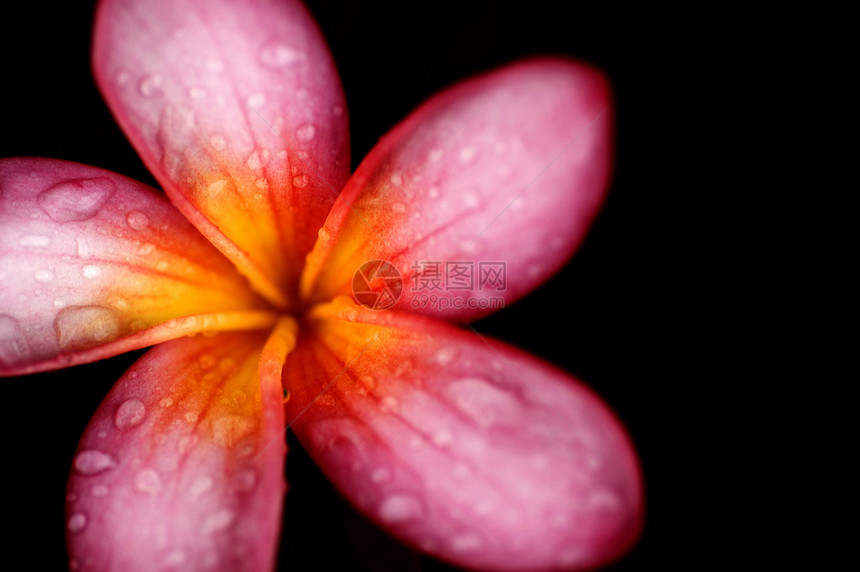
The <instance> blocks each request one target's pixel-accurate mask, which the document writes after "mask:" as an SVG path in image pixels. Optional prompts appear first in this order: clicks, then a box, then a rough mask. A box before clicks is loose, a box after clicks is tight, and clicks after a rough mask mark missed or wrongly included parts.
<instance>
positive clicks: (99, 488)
mask: <svg viewBox="0 0 860 572" xmlns="http://www.w3.org/2000/svg"><path fill="white" fill-rule="evenodd" d="M90 492H92V494H93V496H94V497H96V498H100V499H101V498H104V497H106V496H108V493H110V489H109V488H108V487H107V486H106V485H96V486H94V487H93V489H92V491H90Z"/></svg>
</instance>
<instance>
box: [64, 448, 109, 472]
mask: <svg viewBox="0 0 860 572" xmlns="http://www.w3.org/2000/svg"><path fill="white" fill-rule="evenodd" d="M116 463H117V462H116V459H114V458H113V457H112V456H111V455H108V454H107V453H104V452H102V451H97V450H95V449H88V450H86V451H81V452H80V453H78V454H77V456H76V457H75V460H74V462H73V463H72V465H73V466H74V468H75V470H76V471H77V472H79V473H80V474H82V475H87V476H92V475H98V474H99V473H103V472H105V471H107V470H109V469H112V468H114V467H115V466H116Z"/></svg>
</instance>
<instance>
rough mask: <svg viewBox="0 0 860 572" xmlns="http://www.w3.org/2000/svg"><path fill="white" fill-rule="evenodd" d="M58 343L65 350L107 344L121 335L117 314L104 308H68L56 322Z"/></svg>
mask: <svg viewBox="0 0 860 572" xmlns="http://www.w3.org/2000/svg"><path fill="white" fill-rule="evenodd" d="M54 330H55V331H56V333H57V343H58V344H59V346H60V348H62V349H63V350H72V349H80V348H83V347H89V346H92V345H93V344H98V343H107V342H109V341H111V340H114V339H116V338H117V337H119V335H120V331H121V325H120V319H119V316H118V315H117V313H116V312H115V311H114V310H111V309H110V308H105V307H104V306H67V307H66V308H63V309H62V310H60V311H59V312H58V313H57V318H56V319H55V320H54Z"/></svg>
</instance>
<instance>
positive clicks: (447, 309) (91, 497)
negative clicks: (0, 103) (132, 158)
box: [0, 0, 642, 570]
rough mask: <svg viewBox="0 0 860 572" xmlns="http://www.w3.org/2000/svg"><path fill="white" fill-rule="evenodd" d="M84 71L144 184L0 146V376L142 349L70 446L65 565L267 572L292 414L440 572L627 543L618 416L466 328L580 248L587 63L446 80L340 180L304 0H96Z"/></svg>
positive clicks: (599, 175)
mask: <svg viewBox="0 0 860 572" xmlns="http://www.w3.org/2000/svg"><path fill="white" fill-rule="evenodd" d="M93 62H94V70H95V74H96V78H97V81H98V85H99V87H100V89H101V91H102V94H103V95H104V97H105V98H106V100H107V102H108V104H109V106H110V108H111V110H112V111H113V113H114V114H115V116H116V118H117V120H118V121H119V123H120V125H121V127H122V129H123V130H124V131H125V133H126V134H127V135H128V137H129V139H130V140H131V141H132V143H133V144H134V146H135V148H136V149H137V150H138V152H139V153H140V155H141V157H142V158H143V160H144V162H145V163H146V165H147V166H148V167H149V168H150V170H151V171H152V173H153V174H154V176H155V177H156V179H157V180H158V181H159V183H160V184H161V186H162V187H163V189H164V194H160V193H159V192H158V191H154V190H153V189H151V188H149V187H147V186H145V185H143V184H141V183H138V182H135V181H133V180H131V179H128V178H125V177H123V176H121V175H119V174H116V173H112V172H110V171H105V170H103V169H99V168H96V167H90V166H85V165H81V164H77V163H70V162H65V161H58V160H51V159H4V160H2V161H0V372H2V373H3V375H7V376H12V375H22V374H27V373H33V372H39V371H48V370H53V369H57V368H62V367H67V366H72V365H76V364H82V363H86V362H92V361H95V360H99V359H103V358H107V357H110V356H114V355H118V354H120V353H122V352H126V351H130V350H136V349H141V348H145V347H149V346H154V347H153V348H152V349H151V350H149V351H148V352H147V353H146V354H144V356H143V357H142V358H141V359H140V360H138V361H137V362H136V363H135V364H134V365H133V366H132V367H131V368H130V369H129V370H128V371H127V373H126V374H125V375H124V376H123V377H122V378H121V379H120V380H119V381H118V382H117V384H116V385H115V386H114V388H113V389H112V390H111V391H110V393H109V394H108V396H107V397H106V398H105V400H104V401H103V402H102V404H101V406H100V407H99V409H98V411H97V412H96V413H95V415H94V416H93V418H92V421H91V422H90V425H89V426H88V428H87V430H86V431H85V433H84V436H83V438H82V439H81V442H80V446H79V449H78V452H77V454H76V455H75V458H74V461H73V466H72V474H71V477H70V480H69V487H68V497H67V500H68V505H67V520H66V525H67V533H68V545H69V552H70V567H71V568H73V569H75V570H113V569H116V570H153V569H159V570H171V569H182V570H188V569H200V570H215V569H217V570H245V569H248V570H265V569H271V568H272V566H273V565H274V562H275V557H276V547H277V542H278V534H279V526H280V521H281V507H282V504H283V497H284V494H285V491H286V485H285V483H284V475H283V469H284V458H285V455H286V445H285V439H284V431H285V428H289V429H291V430H292V431H294V432H295V433H296V435H297V436H298V438H299V439H300V441H301V442H302V444H303V446H304V447H305V448H306V450H307V451H308V452H309V453H310V455H311V456H312V457H313V458H314V459H315V460H316V462H317V463H318V465H319V466H320V468H321V469H322V470H323V472H324V473H325V474H326V475H327V476H328V477H329V478H330V479H331V480H332V482H333V483H334V484H335V486H336V487H337V488H338V489H339V490H340V492H341V493H342V494H343V495H344V496H345V497H346V498H347V499H349V501H350V502H351V503H352V504H353V505H354V506H355V507H356V508H357V509H358V510H359V511H361V512H362V513H363V514H364V515H366V516H367V517H368V518H369V519H370V520H372V521H373V522H375V523H377V524H378V525H379V526H381V527H382V528H383V529H385V530H386V531H388V532H389V533H390V534H392V535H393V536H395V537H396V538H398V539H400V540H402V541H403V542H404V543H406V544H408V545H410V546H413V547H415V548H417V549H419V550H421V551H424V552H426V553H428V554H431V555H433V556H435V557H437V558H440V559H442V560H445V561H448V562H451V563H454V564H456V565H459V566H463V567H466V568H473V569H486V570H555V569H582V568H591V567H595V566H598V565H601V564H603V563H606V562H608V561H610V560H612V559H614V558H616V557H618V555H619V554H621V553H623V552H624V551H625V550H626V549H627V548H629V547H630V546H631V544H632V543H633V542H634V541H635V539H636V537H637V535H638V533H639V529H640V526H641V518H642V490H641V477H640V470H639V467H638V461H637V459H636V456H635V453H634V451H633V448H632V446H631V443H630V441H629V438H628V437H627V435H626V433H625V431H624V429H623V427H622V426H621V424H620V423H619V421H618V420H617V419H616V418H615V416H614V415H613V413H612V412H611V411H610V410H609V408H608V407H607V406H606V405H605V404H604V403H603V402H602V401H601V400H600V399H599V398H598V397H597V396H596V395H595V394H594V393H593V392H591V391H590V390H589V389H588V388H586V387H585V386H584V385H583V384H581V383H580V382H578V381H576V380H575V379H573V378H572V377H570V376H569V375H568V374H566V373H564V372H562V371H560V370H558V369H556V368H554V367H552V366H550V365H548V364H545V363H543V362H541V361H539V360H538V359H536V358H534V357H531V356H529V355H527V354H525V353H523V352H521V351H519V350H516V349H515V348H513V347H510V346H508V345H506V344H504V343H502V342H499V341H496V340H493V339H490V338H487V337H485V336H482V335H480V334H478V333H477V331H475V330H474V329H471V328H469V327H468V325H466V326H465V327H463V325H464V324H468V323H469V322H471V321H474V320H476V319H479V318H481V317H484V316H486V315H488V314H489V313H491V312H493V311H494V310H495V309H497V307H498V306H499V305H504V304H509V303H511V302H513V301H514V300H517V299H519V298H521V297H522V296H524V295H525V294H526V293H528V292H529V291H531V290H532V289H534V288H535V287H537V286H538V285H539V284H540V283H541V282H543V281H544V280H546V279H547V278H548V277H549V276H551V275H552V274H553V273H554V272H555V271H556V270H557V269H559V268H560V267H561V266H562V265H563V264H564V263H565V262H566V260H567V259H568V258H569V256H570V255H571V253H572V252H573V250H574V249H575V248H576V247H577V245H578V244H579V243H580V242H581V240H582V238H583V236H584V234H585V232H586V230H587V227H588V224H589V222H590V220H591V219H592V218H593V216H594V215H595V212H596V210H597V208H598V207H599V205H600V203H601V201H602V198H603V194H604V192H605V189H606V187H607V182H608V176H609V162H610V150H611V140H610V134H611V115H612V113H611V109H610V107H609V105H610V104H609V93H608V87H607V85H606V82H605V80H604V79H603V78H602V76H601V75H600V73H598V72H597V71H595V70H593V69H591V68H590V67H588V66H585V65H582V64H579V63H576V62H572V61H569V60H563V59H553V58H542V59H532V60H527V61H522V62H518V63H514V64H511V65H509V66H507V67H504V68H502V69H498V70H495V71H492V72H490V73H487V74H485V75H483V76H481V77H477V78H475V79H471V80H468V81H465V82H463V83H461V84H459V85H456V86H454V87H452V88H450V89H448V90H446V91H443V92H442V93H440V94H437V95H436V96H434V97H432V98H431V99H430V100H428V101H427V102H426V103H424V104H423V105H421V106H420V107H419V108H418V109H417V110H415V111H414V112H413V113H412V114H411V115H410V116H409V117H407V118H406V119H405V120H404V121H403V122H401V123H400V124H399V125H397V126H396V127H395V128H394V129H393V130H391V132H390V133H389V134H388V135H386V136H385V137H384V138H383V139H382V140H381V141H380V142H379V143H378V145H377V146H376V147H375V148H374V149H373V150H372V151H371V152H370V154H369V155H368V156H367V157H366V158H365V159H364V160H363V161H362V162H361V164H360V166H359V168H358V169H357V171H356V172H355V173H354V174H352V175H351V176H350V173H349V164H350V159H349V144H348V135H347V125H348V119H347V112H346V104H345V101H344V97H343V94H342V91H341V88H340V84H339V80H338V77H337V73H336V71H335V68H334V64H333V62H332V60H331V57H330V56H329V54H328V51H327V48H326V46H325V43H324V41H323V39H322V37H321V34H320V33H319V31H318V29H317V28H316V26H315V24H314V22H313V21H312V19H311V17H310V16H309V15H308V13H307V12H306V11H305V9H304V8H303V7H302V6H301V5H300V4H299V3H298V2H291V1H265V0H257V1H249V2H245V3H241V5H239V6H237V5H236V3H233V2H228V1H226V0H217V1H210V2H194V1H190V0H189V1H180V2H175V1H167V0H148V1H132V0H107V1H104V2H103V3H102V4H101V5H100V7H99V10H98V13H97V18H96V27H95V38H94V54H93ZM450 268H459V269H460V270H463V269H464V268H465V269H472V270H476V269H477V270H478V272H476V273H475V274H462V273H459V274H457V275H451V274H448V273H447V272H448V269H450ZM442 269H444V271H445V272H446V274H444V275H440V274H439V272H440V271H442ZM481 269H486V270H487V271H488V272H489V271H491V270H492V271H493V272H495V273H489V274H486V275H485V274H481V273H480V272H479V271H480V270H481ZM500 269H501V270H502V271H503V274H499V270H500ZM357 273H358V274H357ZM368 273H369V275H370V276H369V278H370V280H369V283H366V284H364V286H366V290H367V291H365V292H363V294H365V295H369V296H370V298H367V297H364V298H362V296H361V295H360V294H362V292H361V287H359V289H358V290H359V291H356V284H358V285H359V286H361V285H362V282H361V279H360V278H361V277H368ZM357 276H358V277H359V278H357ZM469 276H471V277H472V280H471V281H470V280H469V279H468V277H469ZM449 279H450V283H449V282H447V281H445V280H449ZM439 280H443V281H445V282H438V281H439ZM442 285H444V286H445V288H446V289H443V290H442V291H441V292H440V291H439V289H438V288H437V286H442ZM381 292H386V293H388V294H389V295H390V296H389V297H388V298H374V297H373V295H374V294H378V293H381ZM431 294H432V296H431ZM433 296H435V297H433ZM369 299H374V300H377V302H379V303H368V300H369ZM497 299H498V300H500V301H501V304H496V303H495V302H496V300H497ZM369 306H371V307H369ZM285 399H286V401H285Z"/></svg>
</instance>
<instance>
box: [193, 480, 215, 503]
mask: <svg viewBox="0 0 860 572" xmlns="http://www.w3.org/2000/svg"><path fill="white" fill-rule="evenodd" d="M213 484H214V482H213V481H212V479H211V478H210V477H199V478H198V479H197V480H195V481H194V482H193V483H191V487H190V488H189V489H188V494H189V495H190V496H191V499H192V500H197V499H199V498H200V497H201V496H203V495H204V494H206V492H207V491H209V490H210V489H212V485H213Z"/></svg>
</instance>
